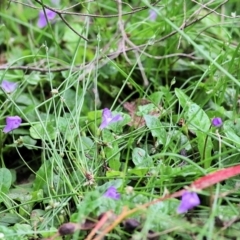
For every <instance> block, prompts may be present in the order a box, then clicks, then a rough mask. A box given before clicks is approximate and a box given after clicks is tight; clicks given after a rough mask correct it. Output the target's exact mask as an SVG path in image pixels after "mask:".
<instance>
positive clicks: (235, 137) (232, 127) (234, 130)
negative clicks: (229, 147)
mask: <svg viewBox="0 0 240 240" xmlns="http://www.w3.org/2000/svg"><path fill="white" fill-rule="evenodd" d="M223 129H224V133H225V135H226V137H227V138H228V139H229V140H230V141H232V144H234V145H236V146H240V119H239V118H238V119H236V120H235V122H233V121H231V120H227V121H225V122H224V124H223Z"/></svg>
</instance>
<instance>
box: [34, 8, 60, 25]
mask: <svg viewBox="0 0 240 240" xmlns="http://www.w3.org/2000/svg"><path fill="white" fill-rule="evenodd" d="M45 12H46V16H47V19H48V20H53V19H54V18H55V17H56V15H57V14H56V13H55V12H53V11H51V10H49V9H45ZM47 19H46V17H45V14H44V11H43V10H41V11H40V12H39V17H38V23H37V25H38V27H40V28H43V27H45V26H46V25H47Z"/></svg>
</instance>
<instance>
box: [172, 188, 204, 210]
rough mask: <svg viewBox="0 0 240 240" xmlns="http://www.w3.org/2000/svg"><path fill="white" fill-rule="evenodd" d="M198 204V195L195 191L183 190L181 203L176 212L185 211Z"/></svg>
mask: <svg viewBox="0 0 240 240" xmlns="http://www.w3.org/2000/svg"><path fill="white" fill-rule="evenodd" d="M199 204H200V200H199V197H198V195H197V194H196V193H195V192H188V191H186V192H184V193H183V195H182V200H181V203H180V205H179V207H178V209H177V212H178V213H185V212H187V211H188V210H190V209H192V208H194V207H196V206H198V205H199Z"/></svg>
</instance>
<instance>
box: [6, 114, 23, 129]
mask: <svg viewBox="0 0 240 240" xmlns="http://www.w3.org/2000/svg"><path fill="white" fill-rule="evenodd" d="M21 122H22V119H21V118H20V117H19V116H12V117H7V118H6V126H5V127H4V129H3V132H4V133H8V132H11V131H12V130H13V129H16V128H18V127H19V126H20V124H21Z"/></svg>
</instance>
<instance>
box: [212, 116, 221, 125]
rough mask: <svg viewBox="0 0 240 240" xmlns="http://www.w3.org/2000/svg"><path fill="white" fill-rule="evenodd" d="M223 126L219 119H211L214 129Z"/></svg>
mask: <svg viewBox="0 0 240 240" xmlns="http://www.w3.org/2000/svg"><path fill="white" fill-rule="evenodd" d="M222 124H223V122H222V119H221V118H220V117H216V118H213V120H212V125H213V126H214V127H221V126H222Z"/></svg>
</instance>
